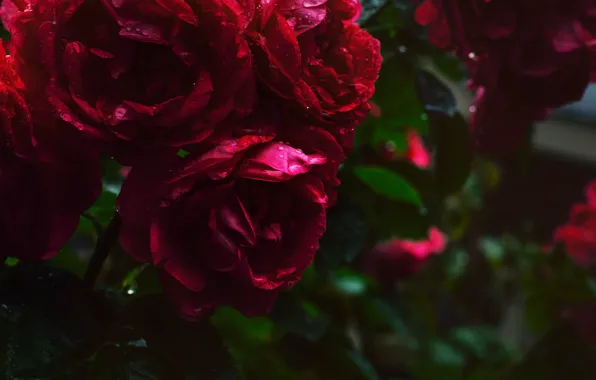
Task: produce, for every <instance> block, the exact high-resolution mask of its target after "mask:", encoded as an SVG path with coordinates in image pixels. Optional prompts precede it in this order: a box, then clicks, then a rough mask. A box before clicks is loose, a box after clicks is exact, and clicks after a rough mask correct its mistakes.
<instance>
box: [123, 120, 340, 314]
mask: <svg viewBox="0 0 596 380" xmlns="http://www.w3.org/2000/svg"><path fill="white" fill-rule="evenodd" d="M270 116H271V115H270V114H268V115H260V116H253V117H251V118H250V120H245V121H243V123H242V127H243V129H242V132H241V133H239V132H237V131H238V129H237V126H231V128H230V129H229V131H236V132H231V133H228V132H227V131H226V132H225V133H220V134H217V135H213V136H212V137H210V138H209V140H207V141H205V142H204V143H203V144H201V145H200V146H197V147H196V150H194V151H192V152H191V153H190V155H188V156H187V157H185V158H180V157H178V156H177V155H175V154H172V155H169V156H167V157H153V159H148V160H147V161H146V163H145V165H139V166H135V167H133V168H132V169H131V171H130V173H129V174H128V177H127V179H126V182H125V183H124V186H123V188H122V192H121V194H120V197H119V200H118V207H119V210H120V213H121V217H122V231H121V235H120V241H121V244H122V246H123V247H124V248H125V249H126V250H127V251H128V252H129V253H130V254H131V255H132V256H133V257H134V258H135V259H137V260H139V261H143V262H151V263H153V264H155V266H156V267H157V268H158V269H159V272H160V276H161V281H162V286H163V289H164V292H165V293H166V294H168V295H169V296H170V298H171V299H173V300H174V302H175V303H176V304H177V306H178V308H179V310H180V313H181V314H182V315H183V316H185V317H186V318H196V317H200V316H204V315H206V314H209V313H210V312H211V311H213V309H214V308H216V307H217V306H220V305H231V306H233V307H235V308H237V309H238V310H240V311H241V312H243V313H245V314H247V315H259V314H263V313H266V312H267V311H268V310H270V309H271V307H272V306H273V303H274V301H275V298H276V296H277V295H278V293H279V292H280V291H281V290H284V289H287V288H288V287H290V286H292V285H293V284H295V283H296V282H297V281H298V280H299V279H300V276H301V273H302V271H303V270H304V269H305V268H306V267H307V266H308V265H310V263H311V262H312V260H313V256H314V254H315V252H316V250H317V248H318V240H319V238H320V237H321V235H322V234H323V232H324V231H325V221H326V209H327V207H328V205H329V204H330V203H332V202H333V199H334V198H335V195H334V190H333V187H334V186H336V185H337V184H338V181H337V179H336V177H335V173H336V171H337V168H338V165H339V163H340V162H341V161H342V160H343V159H344V156H343V152H342V149H341V147H340V146H339V144H338V143H337V142H336V140H335V139H334V138H333V136H332V135H331V134H330V133H329V132H327V131H325V130H323V129H320V128H315V127H312V126H311V128H305V130H303V131H300V132H299V133H296V132H293V133H287V134H283V133H282V134H275V132H274V131H275V127H276V125H275V124H274V123H273V122H272V121H271V117H270ZM288 123H289V121H288ZM290 126H292V125H290ZM293 127H295V128H289V129H288V130H289V131H292V130H294V131H298V127H300V125H293ZM223 129H224V128H222V130H223Z"/></svg>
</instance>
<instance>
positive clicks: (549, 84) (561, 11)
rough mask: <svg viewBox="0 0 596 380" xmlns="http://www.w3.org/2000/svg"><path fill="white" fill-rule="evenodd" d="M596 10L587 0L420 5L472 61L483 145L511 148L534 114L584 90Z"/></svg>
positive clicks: (443, 40)
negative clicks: (545, 3) (542, 2)
mask: <svg viewBox="0 0 596 380" xmlns="http://www.w3.org/2000/svg"><path fill="white" fill-rule="evenodd" d="M595 10H596V4H595V3H594V2H593V1H581V0H578V1H571V2H569V1H557V0H554V1H550V2H548V5H543V4H541V3H539V2H533V1H529V2H528V1H525V2H519V1H513V0H512V1H483V0H464V1H458V2H450V1H444V0H425V1H424V2H423V3H422V4H421V5H420V6H419V7H418V8H417V10H416V17H417V20H418V22H419V23H421V24H423V25H428V27H429V29H428V32H429V38H430V40H431V42H432V43H434V44H435V45H437V46H439V47H440V48H444V49H448V50H453V51H454V52H455V53H456V54H457V55H458V56H459V57H461V58H462V59H464V61H465V62H466V64H467V66H468V69H469V71H470V77H471V79H470V85H471V87H472V88H473V89H475V90H477V98H476V101H475V103H474V105H473V106H472V108H471V111H473V113H474V116H473V118H472V120H471V121H472V128H473V130H474V131H475V133H476V136H477V143H478V145H479V148H480V149H481V150H482V151H486V152H489V153H494V152H497V153H499V152H507V151H510V150H511V149H513V148H515V147H517V146H518V145H519V143H520V142H521V141H522V140H523V138H524V136H525V135H526V132H527V129H528V128H529V126H530V125H531V123H532V122H534V121H536V120H540V119H543V118H544V117H546V115H547V114H548V112H549V111H550V110H551V109H553V108H556V107H560V106H562V105H564V104H566V103H570V102H573V101H577V100H579V99H580V98H581V97H582V95H583V93H584V90H585V89H586V86H587V85H588V83H589V81H590V77H591V74H592V67H593V65H594V62H593V58H592V57H593V55H594V41H595V40H594V34H595V33H596V16H595V14H596V13H595Z"/></svg>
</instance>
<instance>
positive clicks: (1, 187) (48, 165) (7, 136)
mask: <svg viewBox="0 0 596 380" xmlns="http://www.w3.org/2000/svg"><path fill="white" fill-rule="evenodd" d="M0 73H1V76H0V240H2V244H3V246H2V251H3V252H2V254H3V255H7V256H13V257H17V258H19V259H41V258H48V257H51V256H53V255H54V254H56V253H57V252H58V250H60V248H61V247H62V246H63V245H64V244H65V243H66V241H67V240H68V239H69V238H70V236H71V235H72V233H73V232H74V230H75V229H76V227H77V225H78V224H79V217H80V214H81V213H82V212H83V211H85V210H86V209H87V208H89V207H90V206H91V205H92V204H93V202H94V201H95V199H96V198H97V197H98V196H99V192H100V191H101V168H100V167H99V165H98V160H97V157H96V156H93V155H87V154H83V153H81V152H73V151H72V150H71V149H70V148H69V147H68V146H67V144H62V142H61V141H60V142H56V141H51V140H48V139H46V138H45V137H46V135H45V134H44V133H40V134H39V136H38V139H33V138H32V134H33V126H32V124H31V115H30V112H29V109H28V106H27V104H26V101H25V99H24V97H23V95H22V89H23V86H22V83H21V81H20V79H19V78H18V77H17V76H16V74H15V72H14V70H13V68H12V61H11V59H10V58H7V57H6V53H5V51H4V49H3V48H1V47H0ZM75 146H76V144H75Z"/></svg>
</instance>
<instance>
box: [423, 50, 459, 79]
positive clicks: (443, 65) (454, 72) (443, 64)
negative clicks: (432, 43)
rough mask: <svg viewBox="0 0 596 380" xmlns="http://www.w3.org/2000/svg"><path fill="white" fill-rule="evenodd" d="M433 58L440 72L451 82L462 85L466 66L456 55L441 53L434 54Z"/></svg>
mask: <svg viewBox="0 0 596 380" xmlns="http://www.w3.org/2000/svg"><path fill="white" fill-rule="evenodd" d="M431 58H432V60H433V63H434V64H435V66H436V67H437V68H438V69H439V71H440V72H441V73H442V74H444V75H446V76H447V77H448V78H449V79H450V80H452V81H454V82H456V83H460V82H461V81H463V80H464V79H465V70H464V65H463V64H462V62H461V61H460V60H459V58H457V57H456V56H455V54H453V53H451V52H443V51H440V52H438V53H437V54H433V55H432V57H431Z"/></svg>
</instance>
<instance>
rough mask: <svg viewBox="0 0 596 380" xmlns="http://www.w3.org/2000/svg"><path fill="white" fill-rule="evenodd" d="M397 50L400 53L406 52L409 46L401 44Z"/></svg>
mask: <svg viewBox="0 0 596 380" xmlns="http://www.w3.org/2000/svg"><path fill="white" fill-rule="evenodd" d="M397 50H399V52H400V53H405V52H407V51H408V48H407V47H405V46H403V45H401V46H400V47H398V48H397Z"/></svg>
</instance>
